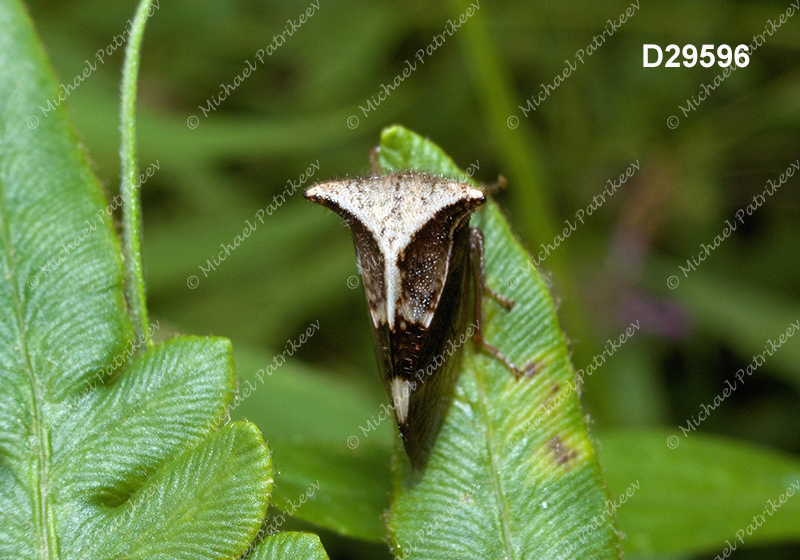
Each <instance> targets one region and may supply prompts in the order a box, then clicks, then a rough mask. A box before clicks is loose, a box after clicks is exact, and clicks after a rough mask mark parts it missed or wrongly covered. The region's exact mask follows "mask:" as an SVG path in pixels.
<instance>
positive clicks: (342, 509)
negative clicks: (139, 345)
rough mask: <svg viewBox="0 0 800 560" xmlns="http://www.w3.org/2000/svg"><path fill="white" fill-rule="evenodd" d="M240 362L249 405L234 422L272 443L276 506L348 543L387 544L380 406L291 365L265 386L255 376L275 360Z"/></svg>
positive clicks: (249, 357)
mask: <svg viewBox="0 0 800 560" xmlns="http://www.w3.org/2000/svg"><path fill="white" fill-rule="evenodd" d="M234 356H235V359H236V364H237V371H238V372H239V374H240V375H241V377H242V381H241V383H240V385H239V387H240V392H239V393H240V394H239V397H242V398H241V399H240V398H239V397H237V399H236V400H235V401H234V402H233V403H232V404H231V409H232V410H231V416H232V417H233V418H247V419H249V420H251V421H253V422H254V423H255V424H256V425H258V426H259V427H260V428H261V430H262V431H263V433H264V437H266V438H267V440H268V441H269V446H270V449H271V450H272V451H273V453H274V459H275V470H276V473H277V474H276V476H275V478H276V485H275V495H274V498H273V505H275V506H277V507H278V508H280V509H281V510H283V511H284V512H292V513H293V515H294V516H295V517H297V518H299V519H303V520H305V521H309V522H311V523H315V524H317V525H320V526H322V527H325V528H328V529H331V530H333V531H336V532H337V533H340V534H342V535H347V536H351V537H356V538H359V539H363V540H368V541H380V540H381V539H383V538H384V537H385V535H386V529H385V526H384V524H383V521H382V514H383V512H384V511H385V510H387V509H388V508H389V495H390V493H391V481H390V473H389V460H390V456H391V455H390V451H391V449H390V443H389V442H390V438H391V437H392V432H391V424H390V422H384V423H382V424H379V425H378V426H377V427H376V428H375V429H373V428H371V427H369V426H368V425H367V421H368V420H370V419H371V418H372V417H374V416H376V415H377V414H378V413H379V412H380V411H381V408H380V404H379V403H376V402H374V399H370V398H367V397H366V396H365V395H363V391H362V390H360V389H359V388H358V387H355V386H353V385H352V384H349V383H345V382H342V381H340V380H336V379H333V378H332V376H331V375H322V374H321V373H319V372H316V371H314V370H312V369H310V368H308V367H303V366H300V365H299V364H297V363H296V362H295V361H293V360H292V359H291V358H289V359H288V360H287V361H286V363H284V364H282V365H281V366H280V367H279V368H277V369H276V370H275V372H274V374H273V375H270V376H264V375H263V374H262V379H263V381H261V382H259V380H258V378H257V377H256V373H257V371H258V370H259V369H261V368H264V367H265V366H266V365H267V364H270V363H272V362H273V360H272V356H270V357H267V356H261V355H259V354H257V353H255V352H248V351H246V350H243V349H242V348H240V347H238V346H237V350H236V351H234ZM251 387H254V388H255V389H254V390H253V393H251V394H249V395H248V397H247V398H243V397H244V393H243V391H244V388H251ZM234 407H235V408H234ZM321 419H324V421H323V422H320V420H321ZM360 427H365V428H367V430H366V431H363V430H362V429H360ZM350 438H356V439H350ZM312 484H315V485H316V486H318V488H316V489H315V491H314V495H313V497H312V498H311V499H309V500H308V501H307V502H305V503H304V504H303V505H302V506H301V507H297V508H295V507H292V503H294V504H297V502H298V498H299V496H300V495H302V494H304V493H305V492H306V491H307V489H308V488H309V487H311V485H312Z"/></svg>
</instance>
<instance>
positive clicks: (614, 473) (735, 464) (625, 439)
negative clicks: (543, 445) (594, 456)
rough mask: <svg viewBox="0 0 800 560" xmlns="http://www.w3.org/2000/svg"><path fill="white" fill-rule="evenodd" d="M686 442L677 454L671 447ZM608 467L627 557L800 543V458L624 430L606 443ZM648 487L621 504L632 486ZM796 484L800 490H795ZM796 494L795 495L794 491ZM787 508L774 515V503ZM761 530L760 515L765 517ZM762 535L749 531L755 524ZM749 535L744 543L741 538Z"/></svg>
mask: <svg viewBox="0 0 800 560" xmlns="http://www.w3.org/2000/svg"><path fill="white" fill-rule="evenodd" d="M671 437H676V438H678V439H677V440H671V442H672V443H671V445H675V442H677V443H678V445H677V447H675V449H670V448H669V447H668V443H667V442H668V438H671ZM598 455H599V457H600V463H601V464H602V465H603V472H604V473H605V475H606V480H607V481H608V486H609V488H610V490H611V495H612V497H613V499H614V501H615V502H616V504H619V506H618V507H616V504H615V508H616V513H617V515H618V519H619V527H620V529H621V530H622V531H623V532H624V533H625V535H626V538H625V540H624V541H623V545H624V548H625V551H626V552H647V553H654V554H655V553H678V552H681V553H695V554H699V553H711V554H716V553H722V550H723V549H724V548H725V547H726V546H727V544H726V540H727V541H730V543H731V544H735V545H737V547H738V546H741V545H742V544H744V545H745V546H754V545H758V544H764V543H776V542H780V541H789V540H795V541H796V540H797V539H800V459H798V458H797V457H790V456H787V455H784V454H782V453H778V452H776V451H772V450H769V449H764V448H761V447H757V446H755V445H751V444H745V443H741V442H737V441H733V440H730V439H726V438H721V437H715V436H709V435H703V434H698V433H691V434H690V435H689V436H688V437H684V436H682V435H681V434H680V432H678V433H677V434H676V433H672V432H668V431H657V432H642V431H622V432H617V433H613V434H608V435H605V436H603V437H602V438H600V445H599V446H598ZM635 482H636V483H638V485H639V487H640V489H637V490H635V491H634V492H632V495H631V496H630V498H628V497H626V498H625V500H626V501H625V503H621V504H620V502H621V500H620V499H619V496H620V495H622V494H624V493H625V492H626V490H627V489H628V488H629V487H630V486H631V484H632V483H635ZM792 485H794V487H793V486H792ZM790 492H791V493H793V494H795V496H791V497H790V496H787V494H788V493H790ZM781 495H784V496H785V498H786V501H785V503H783V504H781V505H780V506H779V507H778V508H776V509H774V512H775V513H774V515H771V514H770V513H767V514H764V511H765V509H766V510H770V511H772V507H771V506H770V505H769V500H771V501H772V503H773V504H778V503H779V502H780V496H781ZM761 515H763V519H764V520H763V521H762V519H759V520H758V521H759V524H760V526H757V525H756V523H754V519H753V518H754V516H761ZM750 525H752V526H753V528H754V529H755V530H751V531H750V533H751V534H748V526H750ZM739 531H743V532H744V533H743V534H742V540H743V541H744V542H743V543H741V542H739V541H738V540H737V539H736V534H737V532H739Z"/></svg>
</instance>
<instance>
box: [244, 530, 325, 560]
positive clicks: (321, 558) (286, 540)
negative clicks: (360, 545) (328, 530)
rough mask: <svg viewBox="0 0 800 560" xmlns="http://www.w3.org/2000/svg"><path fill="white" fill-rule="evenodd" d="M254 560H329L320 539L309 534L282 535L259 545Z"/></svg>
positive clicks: (270, 537)
mask: <svg viewBox="0 0 800 560" xmlns="http://www.w3.org/2000/svg"><path fill="white" fill-rule="evenodd" d="M250 558H252V559H253V560H273V559H274V560H328V555H327V554H326V553H325V549H324V548H323V547H322V543H321V542H319V537H318V536H316V535H310V534H308V533H281V534H279V535H272V536H269V537H267V538H265V539H264V540H263V541H261V542H260V543H258V547H257V548H256V550H255V552H254V553H253V554H252V555H251V556H250Z"/></svg>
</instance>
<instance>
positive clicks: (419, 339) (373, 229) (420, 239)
mask: <svg viewBox="0 0 800 560" xmlns="http://www.w3.org/2000/svg"><path fill="white" fill-rule="evenodd" d="M304 196H305V197H306V198H307V199H309V200H311V201H313V202H318V203H320V204H322V205H324V206H326V207H328V208H330V209H331V210H333V211H335V212H337V213H338V214H339V215H340V216H341V217H342V218H344V219H345V221H347V223H348V224H349V225H350V228H351V231H352V233H353V239H354V242H355V247H356V253H357V257H358V262H359V267H360V269H361V274H362V279H363V282H364V289H365V292H366V296H367V303H368V304H369V310H370V314H371V316H372V320H373V325H374V327H375V333H376V341H377V347H378V357H379V360H380V364H381V376H382V379H383V383H384V385H385V387H386V390H387V392H388V393H389V396H390V398H391V400H392V407H393V408H394V411H395V416H396V419H397V424H398V426H399V428H400V433H401V435H402V438H403V444H404V446H405V449H406V452H407V454H408V456H409V458H410V460H411V463H412V465H413V466H414V467H415V468H417V469H422V468H424V466H425V464H426V462H427V459H428V456H429V454H430V451H431V449H432V447H433V443H434V440H435V438H436V435H437V433H438V431H439V428H440V427H441V424H442V422H443V420H444V417H445V414H446V412H447V409H448V407H449V404H450V401H451V400H452V393H453V387H454V384H455V376H454V372H455V371H456V367H455V365H456V362H457V357H456V356H450V354H453V351H452V350H451V351H450V352H446V349H447V347H448V342H450V343H451V344H452V345H453V348H454V349H455V348H458V346H459V344H458V342H457V341H458V339H459V337H460V336H461V335H462V333H464V327H465V322H466V321H465V317H466V313H465V309H466V307H467V306H466V305H465V303H466V302H467V300H468V299H469V290H468V289H467V287H468V286H469V283H470V278H469V277H470V274H469V273H470V269H471V267H470V264H471V263H470V249H471V248H474V246H475V245H476V243H475V242H474V240H475V235H476V231H477V230H470V228H469V217H470V215H471V214H472V212H473V211H475V210H476V209H477V208H479V207H480V206H481V205H482V204H483V203H484V202H485V200H486V197H485V196H484V194H483V192H482V191H480V190H479V189H476V188H474V187H472V186H470V185H468V184H466V183H460V182H457V181H453V180H450V179H445V178H440V177H434V176H431V175H427V174H424V173H414V172H401V173H395V174H392V175H385V176H373V177H367V178H362V179H347V180H342V181H331V182H327V183H320V184H317V185H314V186H312V187H309V188H308V189H307V190H306V191H305V193H304ZM477 236H478V237H479V236H480V234H479V232H477ZM477 245H480V248H481V249H482V243H480V242H478V243H477ZM480 264H482V256H481V263H480ZM475 282H476V285H477V282H482V278H481V279H478V278H477V276H476V279H475ZM482 287H483V286H481V288H482ZM479 304H480V302H479V301H478V302H476V305H479Z"/></svg>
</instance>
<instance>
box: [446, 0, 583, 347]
mask: <svg viewBox="0 0 800 560" xmlns="http://www.w3.org/2000/svg"><path fill="white" fill-rule="evenodd" d="M448 3H449V6H450V13H451V15H452V17H453V18H454V19H457V18H458V17H460V16H461V15H462V14H464V13H465V12H466V10H467V8H469V7H470V6H471V5H472V6H473V8H474V1H473V2H471V1H470V0H448ZM487 17H488V12H478V13H476V14H475V16H474V17H472V18H470V19H469V20H468V21H467V22H466V23H465V24H464V25H462V26H461V27H460V28H459V30H458V32H459V35H460V40H461V41H462V44H463V45H464V47H465V57H466V61H467V68H468V69H469V72H470V75H471V77H472V80H473V83H474V85H475V89H476V91H477V94H478V98H479V100H480V102H481V103H482V104H483V107H484V111H485V113H486V115H487V117H488V118H487V119H486V123H487V126H488V128H489V129H490V130H491V132H492V135H493V137H494V138H495V140H496V142H497V145H498V147H499V150H500V153H499V154H498V157H499V159H500V161H501V162H503V166H504V168H506V169H508V175H509V178H510V181H509V183H510V185H511V188H512V189H513V194H512V197H516V198H517V200H516V203H515V204H514V215H515V217H516V218H517V219H516V220H515V222H514V225H515V227H517V228H519V230H520V231H521V233H522V238H523V239H524V240H525V241H526V244H527V246H528V247H535V248H538V247H539V244H540V243H544V244H545V245H548V244H553V243H554V240H555V237H556V235H557V233H561V228H559V229H558V230H557V229H556V226H555V222H556V219H555V217H554V212H553V203H552V201H551V199H550V194H549V192H548V190H547V188H546V187H545V182H544V180H543V177H542V167H543V166H542V164H541V159H540V158H539V157H538V153H539V151H537V150H536V148H535V144H536V142H535V139H534V138H531V136H530V134H531V133H530V132H529V130H530V127H528V126H524V125H525V123H521V122H519V116H518V114H519V110H518V108H517V106H515V105H514V101H513V100H514V94H513V88H512V87H511V79H510V77H509V75H508V72H507V71H506V70H505V68H503V65H502V62H501V61H502V58H501V57H500V55H499V54H498V52H497V48H496V47H495V44H494V43H493V42H492V40H491V37H490V35H489V32H488V31H487V28H486V18H487ZM510 118H516V119H517V121H516V122H517V123H518V124H517V125H516V126H514V124H513V122H512V123H511V124H509V122H510V121H509V119H510ZM512 126H513V128H512ZM535 252H537V249H534V253H535ZM547 269H549V270H550V271H552V272H553V276H554V278H555V284H556V286H558V288H559V289H558V290H557V291H558V292H560V293H561V295H563V296H564V309H563V311H562V312H561V313H560V315H561V316H562V317H564V319H565V321H564V322H565V323H566V325H565V328H564V330H565V331H569V332H570V333H571V338H572V339H577V340H579V341H581V342H582V343H583V344H582V346H581V348H580V349H577V348H576V352H577V354H578V356H576V357H579V358H580V359H581V360H583V359H586V360H588V358H589V356H591V355H592V354H593V353H594V352H593V351H594V349H595V346H596V344H595V342H594V338H593V337H592V333H591V330H590V328H589V327H587V326H586V316H585V314H584V312H583V310H582V301H581V300H580V298H579V293H578V289H577V287H576V286H575V283H574V282H573V280H572V277H571V275H570V273H569V266H568V259H567V257H566V255H565V252H564V250H561V251H559V250H556V251H553V252H551V253H550V254H549V255H548V257H547Z"/></svg>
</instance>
